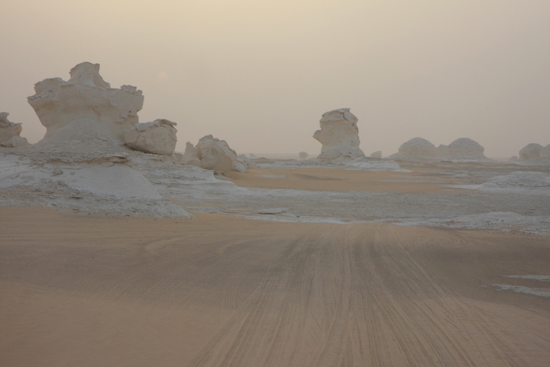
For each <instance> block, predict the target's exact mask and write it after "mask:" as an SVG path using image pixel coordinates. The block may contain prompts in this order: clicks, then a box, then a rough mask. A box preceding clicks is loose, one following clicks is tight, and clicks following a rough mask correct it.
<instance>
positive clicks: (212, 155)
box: [195, 135, 246, 173]
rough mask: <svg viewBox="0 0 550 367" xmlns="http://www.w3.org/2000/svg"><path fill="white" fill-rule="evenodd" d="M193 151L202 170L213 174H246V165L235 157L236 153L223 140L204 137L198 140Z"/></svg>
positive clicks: (209, 136)
mask: <svg viewBox="0 0 550 367" xmlns="http://www.w3.org/2000/svg"><path fill="white" fill-rule="evenodd" d="M195 149H196V150H197V156H198V158H199V159H200V161H201V167H202V168H204V169H208V170H212V171H214V173H226V172H230V171H238V172H246V163H244V162H243V161H241V160H240V159H239V158H238V157H237V153H236V152H235V151H234V150H233V149H231V148H230V147H229V145H228V144H227V142H226V141H225V140H219V139H216V138H214V137H213V136H212V135H206V136H204V137H202V138H201V139H200V140H199V143H198V144H197V145H196V147H195Z"/></svg>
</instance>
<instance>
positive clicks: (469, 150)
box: [390, 138, 488, 161]
mask: <svg viewBox="0 0 550 367" xmlns="http://www.w3.org/2000/svg"><path fill="white" fill-rule="evenodd" d="M484 150H485V148H483V147H482V146H481V145H480V144H479V143H477V142H475V141H474V140H472V139H469V138H459V139H456V140H455V141H453V142H452V143H451V144H449V145H443V144H440V145H439V146H438V147H437V148H436V147H435V145H433V144H432V143H430V142H429V141H428V140H426V139H423V138H413V139H411V140H409V141H407V142H405V143H403V144H401V146H400V147H399V152H398V153H396V154H393V155H391V156H390V158H395V159H413V160H414V159H418V160H476V161H478V160H488V158H487V157H485V155H484V154H483V152H484Z"/></svg>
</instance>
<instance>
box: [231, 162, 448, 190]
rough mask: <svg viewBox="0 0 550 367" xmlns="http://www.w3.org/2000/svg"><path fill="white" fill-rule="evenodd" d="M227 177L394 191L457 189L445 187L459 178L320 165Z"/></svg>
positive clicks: (250, 183)
mask: <svg viewBox="0 0 550 367" xmlns="http://www.w3.org/2000/svg"><path fill="white" fill-rule="evenodd" d="M226 176H227V177H229V178H231V179H232V180H233V182H234V183H235V184H236V185H237V186H241V187H254V188H261V189H287V190H288V189H291V190H309V191H312V190H316V191H335V192H342V191H369V192H393V193H428V192H430V193H438V192H443V191H445V192H452V191H458V190H457V189H452V188H448V187H445V185H449V184H452V183H454V182H455V181H458V179H454V178H452V177H449V176H447V175H444V174H440V173H437V172H433V173H432V172H373V171H355V170H346V169H342V168H321V167H320V168H296V169H288V168H286V169H262V168H254V167H252V168H249V169H248V170H247V172H246V173H240V172H228V173H226ZM426 180H430V182H426ZM404 181H406V183H404ZM438 181H439V182H438Z"/></svg>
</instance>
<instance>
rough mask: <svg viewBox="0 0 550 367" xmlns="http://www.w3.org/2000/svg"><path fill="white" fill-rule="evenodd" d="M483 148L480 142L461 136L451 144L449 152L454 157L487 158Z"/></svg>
mask: <svg viewBox="0 0 550 367" xmlns="http://www.w3.org/2000/svg"><path fill="white" fill-rule="evenodd" d="M484 151H485V148H483V147H482V146H481V145H480V144H479V143H478V142H476V141H474V140H472V139H468V138H459V139H456V140H455V141H453V142H452V143H451V144H449V147H448V154H449V157H450V158H452V159H485V158H486V157H485V155H484V154H483V152H484Z"/></svg>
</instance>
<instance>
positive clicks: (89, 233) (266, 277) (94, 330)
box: [0, 154, 550, 366]
mask: <svg viewBox="0 0 550 367" xmlns="http://www.w3.org/2000/svg"><path fill="white" fill-rule="evenodd" d="M92 155H93V154H92ZM1 158H2V160H0V166H1V167H0V168H1V170H0V205H1V206H0V295H1V297H0V325H1V327H0V366H38V365H39V366H548V363H549V361H550V281H549V279H550V183H549V177H550V173H549V171H550V170H549V169H548V167H527V166H517V165H509V164H502V163H493V162H485V163H468V162H454V163H452V162H441V163H412V162H400V165H401V168H400V169H399V170H395V169H394V168H395V167H389V166H388V169H389V171H365V170H364V169H368V167H366V166H368V164H360V165H357V166H356V167H351V166H348V167H341V166H330V167H321V166H318V165H317V166H316V165H314V164H311V165H308V163H307V161H306V162H299V161H292V162H290V161H286V162H285V161H280V162H271V163H266V164H264V165H260V167H257V168H251V169H249V171H248V172H247V173H244V174H242V173H231V174H227V176H228V177H225V178H223V177H219V178H222V179H216V178H214V176H213V175H212V174H211V173H209V172H206V171H203V170H200V169H198V168H194V167H182V166H176V165H174V164H172V163H170V162H163V161H158V162H157V161H155V162H153V161H152V160H151V158H150V157H147V155H140V154H136V155H135V156H134V157H133V158H132V160H133V163H132V164H131V165H130V166H127V165H121V164H119V163H113V159H112V157H111V158H105V157H103V158H102V157H99V156H97V157H92V158H93V159H95V162H96V164H93V165H92V164H88V163H86V164H84V166H78V167H77V166H75V164H74V162H72V161H71V162H69V161H63V159H57V160H56V161H55V162H52V161H48V160H44V161H39V160H36V159H35V160H32V159H30V158H29V157H28V156H27V155H25V154H20V155H13V154H9V155H5V156H2V157H1ZM88 158H90V157H87V158H86V159H88ZM104 158H105V159H104ZM88 161H89V159H88ZM97 162H99V164H98V163H97ZM374 166H377V167H378V168H380V166H381V165H380V164H379V163H376V164H374ZM128 167H129V168H128ZM371 168H372V166H371ZM103 176H105V177H110V180H109V181H108V183H107V184H105V185H104V184H100V183H97V182H96V181H98V180H99V181H101V180H100V179H99V178H100V177H103ZM94 182H95V183H94ZM121 185H122V186H121Z"/></svg>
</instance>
